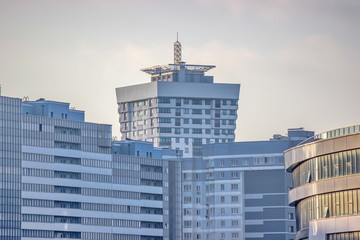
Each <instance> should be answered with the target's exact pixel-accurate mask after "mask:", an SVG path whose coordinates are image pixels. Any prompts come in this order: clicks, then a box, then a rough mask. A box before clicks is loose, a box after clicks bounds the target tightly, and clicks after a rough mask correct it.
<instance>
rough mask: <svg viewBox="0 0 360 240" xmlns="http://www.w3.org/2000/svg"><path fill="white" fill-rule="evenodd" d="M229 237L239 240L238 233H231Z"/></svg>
mask: <svg viewBox="0 0 360 240" xmlns="http://www.w3.org/2000/svg"><path fill="white" fill-rule="evenodd" d="M231 237H232V238H233V239H237V238H239V233H238V232H233V233H231Z"/></svg>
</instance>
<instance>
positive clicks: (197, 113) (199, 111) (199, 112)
mask: <svg viewBox="0 0 360 240" xmlns="http://www.w3.org/2000/svg"><path fill="white" fill-rule="evenodd" d="M192 114H195V115H201V114H202V109H192Z"/></svg>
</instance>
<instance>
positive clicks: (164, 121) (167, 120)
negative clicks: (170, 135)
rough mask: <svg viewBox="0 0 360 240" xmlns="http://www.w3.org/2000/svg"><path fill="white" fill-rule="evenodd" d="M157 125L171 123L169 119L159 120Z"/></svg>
mask: <svg viewBox="0 0 360 240" xmlns="http://www.w3.org/2000/svg"><path fill="white" fill-rule="evenodd" d="M159 123H171V118H159Z"/></svg>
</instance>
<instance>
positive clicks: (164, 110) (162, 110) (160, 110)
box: [159, 108, 171, 113]
mask: <svg viewBox="0 0 360 240" xmlns="http://www.w3.org/2000/svg"><path fill="white" fill-rule="evenodd" d="M159 113H171V108H159Z"/></svg>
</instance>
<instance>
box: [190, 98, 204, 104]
mask: <svg viewBox="0 0 360 240" xmlns="http://www.w3.org/2000/svg"><path fill="white" fill-rule="evenodd" d="M192 105H202V100H201V99H193V100H192Z"/></svg>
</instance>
